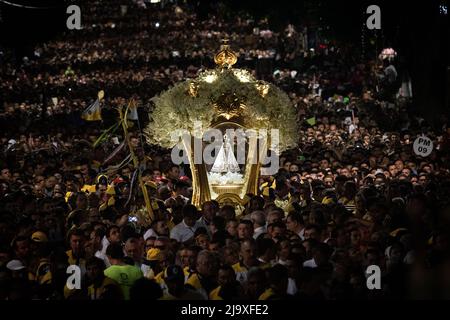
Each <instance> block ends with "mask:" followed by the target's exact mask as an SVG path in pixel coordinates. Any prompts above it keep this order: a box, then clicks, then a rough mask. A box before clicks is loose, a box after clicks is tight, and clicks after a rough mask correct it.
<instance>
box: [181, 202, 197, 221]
mask: <svg viewBox="0 0 450 320" xmlns="http://www.w3.org/2000/svg"><path fill="white" fill-rule="evenodd" d="M197 217H198V211H197V207H196V206H194V205H192V204H187V205H185V206H184V207H183V218H192V219H196V218H197Z"/></svg>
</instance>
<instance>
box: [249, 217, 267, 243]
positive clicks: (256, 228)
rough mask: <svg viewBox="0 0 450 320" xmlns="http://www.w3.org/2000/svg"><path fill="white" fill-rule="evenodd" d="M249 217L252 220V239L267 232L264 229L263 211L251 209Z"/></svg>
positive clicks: (264, 218)
mask: <svg viewBox="0 0 450 320" xmlns="http://www.w3.org/2000/svg"><path fill="white" fill-rule="evenodd" d="M250 219H251V221H252V222H253V239H255V240H256V239H258V237H259V236H260V235H261V234H263V233H265V232H267V229H266V215H265V214H264V211H259V210H258V211H253V212H252V213H251V214H250Z"/></svg>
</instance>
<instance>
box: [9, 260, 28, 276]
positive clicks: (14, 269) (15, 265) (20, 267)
mask: <svg viewBox="0 0 450 320" xmlns="http://www.w3.org/2000/svg"><path fill="white" fill-rule="evenodd" d="M6 269H8V270H9V271H11V277H12V278H13V279H28V273H27V268H26V267H25V266H24V264H23V263H22V261H20V260H11V261H9V262H8V263H7V264H6Z"/></svg>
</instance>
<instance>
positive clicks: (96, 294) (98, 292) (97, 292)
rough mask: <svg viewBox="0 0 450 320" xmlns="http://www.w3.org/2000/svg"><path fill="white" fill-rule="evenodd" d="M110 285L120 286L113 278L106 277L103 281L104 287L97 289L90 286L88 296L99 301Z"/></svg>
mask: <svg viewBox="0 0 450 320" xmlns="http://www.w3.org/2000/svg"><path fill="white" fill-rule="evenodd" d="M108 285H115V286H118V284H117V282H116V281H114V280H113V279H111V278H108V277H105V278H104V279H103V282H102V285H101V286H100V287H98V288H95V287H94V285H93V284H92V285H90V286H89V287H88V296H89V299H91V300H98V299H99V298H100V297H101V296H102V294H103V293H104V292H105V287H106V286H108Z"/></svg>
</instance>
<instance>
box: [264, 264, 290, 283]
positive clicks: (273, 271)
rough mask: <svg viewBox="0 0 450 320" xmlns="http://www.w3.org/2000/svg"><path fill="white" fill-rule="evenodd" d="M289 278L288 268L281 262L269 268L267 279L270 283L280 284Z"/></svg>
mask: <svg viewBox="0 0 450 320" xmlns="http://www.w3.org/2000/svg"><path fill="white" fill-rule="evenodd" d="M287 278H288V270H287V268H286V267H285V266H283V265H281V264H276V265H274V266H273V267H272V268H270V269H268V270H267V280H268V281H269V283H270V284H271V285H272V284H275V285H278V284H279V283H280V282H281V281H282V280H286V279H287Z"/></svg>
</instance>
